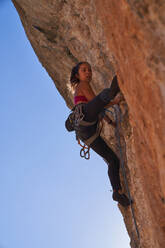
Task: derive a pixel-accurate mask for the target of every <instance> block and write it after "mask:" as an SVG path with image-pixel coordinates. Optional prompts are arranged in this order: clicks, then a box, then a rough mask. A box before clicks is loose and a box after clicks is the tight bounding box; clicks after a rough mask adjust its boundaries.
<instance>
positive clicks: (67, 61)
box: [13, 0, 165, 248]
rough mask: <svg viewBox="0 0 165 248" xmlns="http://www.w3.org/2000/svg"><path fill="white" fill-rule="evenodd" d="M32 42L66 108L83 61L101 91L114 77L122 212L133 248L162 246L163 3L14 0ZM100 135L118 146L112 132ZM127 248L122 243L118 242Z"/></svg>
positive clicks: (164, 133) (164, 216) (148, 0)
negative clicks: (126, 203) (124, 192)
mask: <svg viewBox="0 0 165 248" xmlns="http://www.w3.org/2000/svg"><path fill="white" fill-rule="evenodd" d="M13 3H14V5H15V7H16V9H17V11H18V13H19V15H20V18H21V21H22V24H23V26H24V29H25V32H26V34H27V37H28V39H29V40H30V42H31V45H32V47H33V49H34V51H35V52H36V55H37V56H38V58H39V60H40V62H41V63H42V65H43V66H44V67H45V69H46V70H47V72H48V73H49V75H50V76H51V78H52V79H53V81H54V83H55V85H56V87H57V89H58V90H59V92H60V93H61V95H62V96H63V97H64V99H65V101H66V103H67V105H68V106H69V107H72V106H73V92H72V90H71V88H70V86H69V83H68V81H69V74H70V70H71V68H72V66H74V65H75V64H76V63H77V62H78V61H84V60H85V61H88V62H89V63H91V65H92V68H93V81H92V83H91V86H92V88H93V89H94V91H95V92H96V93H98V92H100V90H101V89H103V88H105V87H107V86H109V85H110V81H111V79H112V76H113V75H114V73H115V72H116V73H117V74H118V78H119V84H120V88H121V90H122V92H123V95H124V98H125V101H124V102H123V103H122V104H121V106H120V107H121V109H122V112H123V116H124V117H123V124H122V127H121V128H122V130H120V131H121V140H122V147H123V151H124V153H125V160H126V162H127V166H126V172H127V178H128V182H129V188H130V191H131V195H132V198H133V201H134V203H133V210H134V214H135V218H136V222H137V228H138V232H139V235H140V236H139V237H138V235H137V230H136V228H135V224H134V222H133V219H132V214H131V209H130V208H128V209H123V208H121V207H120V210H121V212H122V214H123V217H124V221H125V224H126V228H127V230H128V234H129V236H130V239H131V247H132V248H138V247H141V248H162V247H164V244H165V166H164V164H165V45H164V44H165V14H164V13H165V2H164V1H162V0H143V1H137V0H132V1H130V0H118V1H116V0H89V1H86V0H72V1H70V0H63V1H62V0H60V1H59V0H40V1H37V0H19V1H18V0H13ZM102 135H103V137H104V138H105V139H106V140H107V142H108V143H109V145H110V146H111V147H113V148H114V149H115V150H117V148H116V140H115V136H114V128H113V127H109V126H106V125H105V128H104V130H103V134H102ZM121 247H122V244H121Z"/></svg>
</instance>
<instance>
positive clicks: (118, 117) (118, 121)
mask: <svg viewBox="0 0 165 248" xmlns="http://www.w3.org/2000/svg"><path fill="white" fill-rule="evenodd" d="M112 108H113V109H114V114H115V121H116V128H115V136H116V140H117V143H118V148H119V154H120V163H121V169H122V174H123V178H124V183H125V186H126V191H127V194H128V198H129V201H130V206H131V213H132V218H133V222H134V226H135V230H136V234H137V238H138V241H139V245H138V246H137V245H136V241H135V238H134V237H133V236H132V238H133V241H134V247H139V248H140V234H139V230H138V226H137V222H136V218H135V213H134V209H133V206H132V199H131V194H130V190H129V187H128V181H127V177H126V171H125V165H124V155H123V151H122V145H121V141H120V129H121V121H122V114H121V109H120V107H119V106H118V105H114V106H113V107H112ZM105 111H107V112H110V113H111V114H113V112H112V111H110V110H108V109H105Z"/></svg>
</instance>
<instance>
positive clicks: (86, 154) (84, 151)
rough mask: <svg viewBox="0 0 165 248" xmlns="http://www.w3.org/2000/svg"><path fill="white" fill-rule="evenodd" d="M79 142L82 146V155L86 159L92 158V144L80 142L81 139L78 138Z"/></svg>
mask: <svg viewBox="0 0 165 248" xmlns="http://www.w3.org/2000/svg"><path fill="white" fill-rule="evenodd" d="M77 141H78V144H79V145H80V146H81V147H82V148H81V150H80V157H82V158H85V159H87V160H88V159H90V152H89V151H90V146H87V145H85V144H84V145H82V144H81V142H80V139H79V138H77Z"/></svg>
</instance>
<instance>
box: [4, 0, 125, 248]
mask: <svg viewBox="0 0 165 248" xmlns="http://www.w3.org/2000/svg"><path fill="white" fill-rule="evenodd" d="M0 12H1V15H0V22H1V39H0V42H1V44H0V45H1V46H0V50H1V60H0V68H1V77H0V79H1V80H0V120H1V121H0V130H1V134H0V141H1V142H0V151H1V156H0V165H1V166H0V198H1V204H0V248H55V247H58V248H64V247H67V248H77V247H79V248H102V247H104V248H120V247H122V248H128V247H130V246H129V238H128V235H127V233H126V230H125V226H124V224H123V220H122V216H121V214H120V212H119V210H118V208H117V205H116V203H115V202H113V201H112V199H111V195H112V193H111V192H110V189H111V186H110V184H109V180H108V176H107V165H106V164H105V163H104V161H103V160H102V159H101V158H100V157H99V156H97V155H96V154H95V153H94V152H91V159H90V161H85V160H84V159H81V158H80V157H79V150H80V149H79V146H78V145H77V143H76V141H75V137H74V134H73V133H72V134H71V133H67V131H66V130H65V128H64V121H65V119H66V117H67V114H68V113H69V110H68V108H67V107H66V104H65V101H64V100H63V98H62V97H61V96H60V94H59V93H58V91H57V89H56V87H55V86H54V84H53V81H52V80H51V78H50V77H49V76H48V74H47V72H46V71H45V69H44V68H43V67H42V66H41V64H40V63H39V61H38V59H37V57H36V55H35V54H34V51H33V49H32V47H31V45H30V43H29V41H28V40H27V38H26V36H25V33H24V30H23V27H22V24H21V22H20V20H19V17H18V15H17V13H16V10H15V8H14V6H13V4H12V3H11V1H7V0H6V1H4V0H3V1H1V5H0Z"/></svg>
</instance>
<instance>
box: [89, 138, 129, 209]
mask: <svg viewBox="0 0 165 248" xmlns="http://www.w3.org/2000/svg"><path fill="white" fill-rule="evenodd" d="M90 147H91V148H92V149H93V150H94V151H95V152H96V153H97V154H99V155H100V156H101V157H103V158H104V160H106V162H107V164H108V176H109V179H110V182H111V185H112V188H113V200H114V201H117V202H119V203H120V204H121V205H122V206H124V207H126V206H129V205H130V201H129V199H128V198H127V196H126V195H125V194H121V193H120V190H121V184H120V176H119V166H120V161H119V159H118V157H117V156H116V154H115V153H114V152H113V151H112V150H111V149H110V148H109V147H108V145H107V144H106V143H105V141H104V140H103V139H102V138H101V137H100V136H99V137H98V138H97V139H96V140H95V141H94V142H93V143H92V144H91V146H90Z"/></svg>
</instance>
